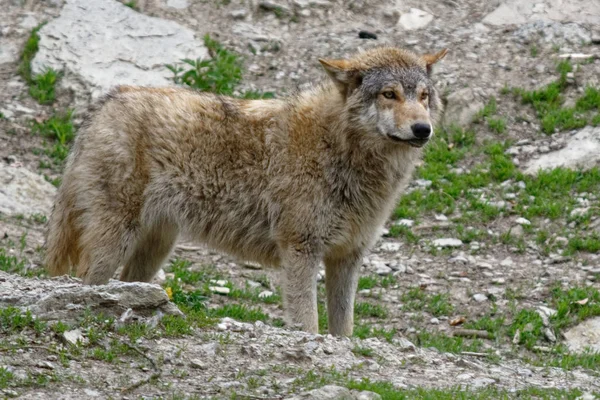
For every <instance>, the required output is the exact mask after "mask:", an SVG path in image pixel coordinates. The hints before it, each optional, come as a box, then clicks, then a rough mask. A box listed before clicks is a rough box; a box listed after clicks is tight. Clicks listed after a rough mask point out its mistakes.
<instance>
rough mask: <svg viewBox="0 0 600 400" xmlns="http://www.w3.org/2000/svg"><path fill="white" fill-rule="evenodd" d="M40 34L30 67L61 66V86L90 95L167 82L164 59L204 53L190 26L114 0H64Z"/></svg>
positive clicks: (204, 49) (56, 67)
mask: <svg viewBox="0 0 600 400" xmlns="http://www.w3.org/2000/svg"><path fill="white" fill-rule="evenodd" d="M39 35H40V42H39V47H40V49H39V51H38V53H37V54H36V56H35V58H34V60H33V62H32V70H33V72H34V73H39V72H40V71H42V70H43V69H44V68H45V67H52V68H54V69H56V70H63V72H64V73H65V76H64V78H63V79H62V80H61V82H63V85H64V86H66V87H69V88H73V89H79V91H80V92H81V89H84V90H83V92H84V93H86V92H88V93H90V94H91V96H92V98H95V97H98V96H99V95H100V94H102V93H104V92H106V91H107V90H108V89H109V88H110V87H113V86H115V85H119V84H129V85H132V84H133V85H147V86H160V85H168V84H170V83H172V82H171V81H170V79H169V77H170V75H171V73H170V72H169V71H168V70H166V69H165V67H164V65H165V64H171V63H177V62H179V60H181V59H182V58H192V59H196V58H199V57H201V58H205V57H207V54H208V53H207V51H206V48H205V47H204V45H203V44H202V43H200V42H199V41H197V40H196V38H195V35H194V32H193V31H192V30H191V29H188V28H185V27H183V26H181V25H179V24H177V23H176V22H173V21H168V20H162V19H159V18H154V17H149V16H146V15H144V14H141V13H138V12H136V11H134V10H132V9H130V8H129V7H126V6H124V5H123V4H121V3H120V2H118V1H104V0H66V2H65V5H64V7H63V9H62V10H61V13H60V16H59V17H58V18H55V19H53V20H51V21H50V22H49V23H48V24H46V25H45V26H44V27H43V28H42V29H41V30H40V32H39ZM82 86H83V87H82Z"/></svg>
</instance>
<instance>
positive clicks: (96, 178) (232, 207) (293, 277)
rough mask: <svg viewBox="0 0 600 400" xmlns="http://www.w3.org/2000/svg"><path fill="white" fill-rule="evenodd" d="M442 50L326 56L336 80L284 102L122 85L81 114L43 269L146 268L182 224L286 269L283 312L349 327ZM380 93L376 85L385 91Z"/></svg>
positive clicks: (100, 274)
mask: <svg viewBox="0 0 600 400" xmlns="http://www.w3.org/2000/svg"><path fill="white" fill-rule="evenodd" d="M444 55H445V52H444V51H442V52H440V53H438V54H436V55H426V56H417V55H415V54H412V53H410V52H408V51H405V50H400V49H396V48H389V47H383V48H377V49H373V50H369V51H365V52H362V53H359V54H357V55H355V56H354V57H353V58H350V59H348V60H320V61H321V63H322V64H323V66H324V67H325V69H326V70H327V72H328V74H329V75H330V76H331V78H332V82H329V83H324V84H322V85H320V86H317V87H315V88H313V89H311V90H308V91H305V92H302V93H300V94H298V95H297V96H294V97H291V98H287V99H284V100H278V99H276V100H239V99H233V98H228V97H222V96H216V95H213V94H209V93H199V92H196V91H192V90H187V89H183V88H143V87H129V86H125V87H118V88H116V89H115V90H113V91H112V92H111V93H110V94H109V95H108V96H107V97H106V98H105V99H104V100H103V101H102V102H100V103H99V104H98V105H97V106H95V109H94V110H92V112H91V114H90V116H88V118H87V119H86V122H85V123H84V125H83V126H82V127H81V129H80V131H79V133H78V135H77V138H76V140H75V143H74V146H73V149H72V151H71V153H70V155H69V158H68V161H67V165H66V169H65V173H64V176H63V181H62V185H61V187H60V189H59V191H58V195H57V198H56V203H55V207H54V210H53V213H52V216H51V218H50V222H49V231H48V235H47V242H46V245H47V252H46V267H47V269H48V271H49V272H50V273H51V275H61V274H66V273H69V272H70V271H71V268H73V269H75V270H76V274H77V276H79V277H81V278H83V280H84V282H85V283H86V284H103V283H106V282H107V281H108V280H109V279H110V278H111V277H112V276H113V274H114V273H115V271H116V270H117V268H118V267H119V266H121V265H123V266H124V268H123V272H122V274H121V279H122V280H125V281H149V280H151V279H152V277H153V276H154V274H155V273H156V272H157V270H158V269H159V268H160V267H161V265H162V264H163V263H164V262H165V261H166V259H167V258H168V256H169V254H170V253H171V251H172V249H173V246H174V244H175V241H176V240H177V237H178V236H179V235H185V236H188V237H190V238H192V239H194V240H196V241H198V242H201V243H205V244H207V245H209V246H211V247H212V248H214V249H217V250H220V251H223V252H227V253H229V254H231V255H234V256H238V257H240V258H241V259H244V260H253V261H256V262H259V263H262V264H263V265H265V266H273V267H281V268H283V272H284V276H285V281H284V288H283V290H284V299H285V304H284V306H285V309H286V315H287V321H288V323H290V324H294V325H298V326H299V327H300V328H301V329H304V330H307V331H310V332H317V330H318V324H317V284H316V276H317V271H318V266H319V263H320V262H321V261H323V262H324V263H325V266H326V288H327V300H328V303H327V305H328V315H329V330H330V332H331V333H332V334H335V335H351V334H352V327H353V309H354V295H355V292H356V287H357V281H358V272H359V267H360V263H361V259H362V257H363V255H364V254H365V252H366V251H368V250H369V248H370V246H372V245H373V243H374V242H375V241H376V239H377V238H378V235H379V232H380V229H381V227H382V226H383V224H384V222H385V220H386V219H387V218H388V216H389V215H390V213H391V211H392V209H393V207H394V205H395V204H396V202H397V200H398V197H399V195H400V193H401V191H402V190H403V188H404V187H405V186H406V184H407V182H408V180H409V179H410V178H411V174H412V172H413V168H414V165H415V163H416V162H417V161H418V159H419V157H420V156H421V149H420V146H422V145H423V144H424V143H425V142H426V140H427V138H426V139H424V140H416V139H415V137H414V136H413V134H412V133H411V129H413V130H414V128H411V127H412V126H414V124H415V123H423V124H429V126H431V124H432V121H433V120H435V118H437V117H438V115H439V113H440V111H441V104H440V101H439V99H438V97H437V94H436V93H435V89H434V88H433V86H432V84H431V83H430V81H429V72H430V67H431V64H433V63H435V62H436V61H438V59H440V58H442V57H443V56H444ZM380 92H381V93H380Z"/></svg>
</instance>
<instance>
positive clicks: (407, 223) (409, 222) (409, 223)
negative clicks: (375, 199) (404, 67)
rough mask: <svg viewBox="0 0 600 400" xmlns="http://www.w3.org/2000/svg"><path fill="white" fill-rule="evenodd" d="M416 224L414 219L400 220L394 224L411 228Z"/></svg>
mask: <svg viewBox="0 0 600 400" xmlns="http://www.w3.org/2000/svg"><path fill="white" fill-rule="evenodd" d="M414 224H415V221H413V220H412V219H399V220H397V221H395V222H394V225H398V226H407V227H411V226H413V225H414Z"/></svg>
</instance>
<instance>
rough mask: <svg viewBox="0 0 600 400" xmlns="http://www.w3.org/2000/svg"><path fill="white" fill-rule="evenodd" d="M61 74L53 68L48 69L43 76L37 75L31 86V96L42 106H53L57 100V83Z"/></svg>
mask: <svg viewBox="0 0 600 400" xmlns="http://www.w3.org/2000/svg"><path fill="white" fill-rule="evenodd" d="M61 75H62V74H61V73H60V72H57V71H55V70H54V69H52V68H46V69H45V70H44V72H42V73H41V74H37V75H35V76H34V77H33V78H32V80H31V82H30V86H29V94H30V95H31V97H33V98H34V99H36V100H37V101H38V103H40V104H52V103H54V100H56V83H57V82H58V79H59V78H60V77H61Z"/></svg>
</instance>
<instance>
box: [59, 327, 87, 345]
mask: <svg viewBox="0 0 600 400" xmlns="http://www.w3.org/2000/svg"><path fill="white" fill-rule="evenodd" d="M62 337H63V339H64V341H65V342H67V343H69V344H71V345H73V346H77V345H78V344H85V342H86V340H85V337H84V336H83V333H82V332H81V330H79V329H73V330H72V331H66V332H64V333H63V334H62Z"/></svg>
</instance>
